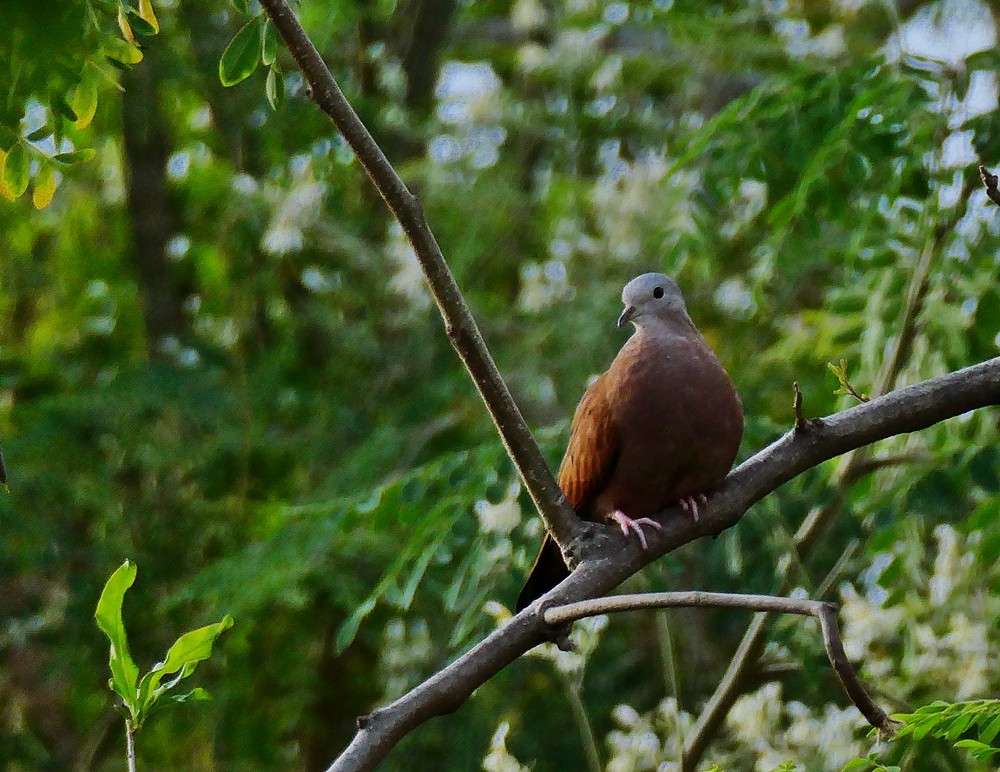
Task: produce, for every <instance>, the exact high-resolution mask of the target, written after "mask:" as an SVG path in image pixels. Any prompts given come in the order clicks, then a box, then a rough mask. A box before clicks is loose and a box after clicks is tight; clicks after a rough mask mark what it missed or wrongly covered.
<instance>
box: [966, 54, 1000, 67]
mask: <svg viewBox="0 0 1000 772" xmlns="http://www.w3.org/2000/svg"><path fill="white" fill-rule="evenodd" d="M965 67H966V69H967V70H969V71H972V70H998V69H1000V49H996V48H987V49H986V50H985V51H976V53H974V54H972V55H971V56H967V57H965Z"/></svg>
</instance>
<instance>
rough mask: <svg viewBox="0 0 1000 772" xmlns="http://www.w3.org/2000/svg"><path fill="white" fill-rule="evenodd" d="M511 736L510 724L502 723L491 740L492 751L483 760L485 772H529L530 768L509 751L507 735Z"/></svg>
mask: <svg viewBox="0 0 1000 772" xmlns="http://www.w3.org/2000/svg"><path fill="white" fill-rule="evenodd" d="M508 734H510V722H508V721H501V722H500V725H499V726H498V727H497V730H496V731H495V732H494V733H493V737H492V739H491V740H490V749H489V752H488V753H487V754H486V758H484V759H483V772H528V767H526V766H524V765H523V764H521V762H520V761H518V760H517V759H516V758H514V756H513V755H512V754H511V753H510V751H508V750H507V735H508Z"/></svg>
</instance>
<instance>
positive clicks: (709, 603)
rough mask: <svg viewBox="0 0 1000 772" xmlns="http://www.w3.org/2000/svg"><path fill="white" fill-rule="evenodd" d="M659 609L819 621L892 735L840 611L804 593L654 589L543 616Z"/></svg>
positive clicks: (844, 679) (841, 672) (867, 707)
mask: <svg viewBox="0 0 1000 772" xmlns="http://www.w3.org/2000/svg"><path fill="white" fill-rule="evenodd" d="M660 608H735V609H745V610H747V611H763V612H768V611H776V612H778V613H780V614H799V615H800V616H810V617H813V618H815V619H816V620H818V621H819V624H820V629H821V630H822V633H823V645H824V646H825V647H826V654H827V657H829V659H830V664H831V665H832V666H833V669H834V671H835V672H836V673H837V677H838V678H839V679H840V683H841V684H842V685H843V687H844V691H846V692H847V696H848V697H850V698H851V702H853V703H854V704H855V705H856V706H857V708H858V710H860V711H861V715H863V716H864V717H865V719H867V721H868V723H869V724H871V725H872V726H873V727H875V728H876V729H877V730H879V732H883V733H886V734H892V732H893V731H894V722H893V721H892V719H890V718H889V716H888V715H886V712H885V711H884V710H882V709H881V708H880V707H879V706H878V705H876V704H875V701H874V700H872V698H871V697H870V696H869V694H868V692H867V691H866V690H865V687H864V685H863V684H862V683H861V680H860V679H859V678H858V674H857V673H856V672H855V670H854V667H853V666H852V665H851V663H850V661H849V660H848V659H847V654H846V653H845V652H844V643H843V640H842V639H841V636H840V626H839V625H838V623H837V610H836V608H835V607H834V606H833V604H831V603H826V602H824V601H820V600H808V599H805V598H783V597H779V596H774V595H741V594H735V593H724V592H699V591H692V592H649V593H641V594H636V595H612V596H609V597H605V598H590V599H588V600H583V601H579V602H577V603H567V604H566V605H564V606H549V607H547V608H545V609H544V611H543V612H542V616H543V618H544V620H545V623H546V624H548V625H552V626H553V627H561V626H562V625H565V624H568V623H570V622H575V621H576V620H578V619H583V618H584V617H591V616H596V615H597V614H609V613H612V612H616V611H636V610H638V609H660Z"/></svg>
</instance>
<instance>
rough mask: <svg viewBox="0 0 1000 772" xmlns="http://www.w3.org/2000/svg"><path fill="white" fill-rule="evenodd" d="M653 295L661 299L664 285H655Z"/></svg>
mask: <svg viewBox="0 0 1000 772" xmlns="http://www.w3.org/2000/svg"><path fill="white" fill-rule="evenodd" d="M653 297H654V298H656V299H657V300H659V299H660V298H662V297H663V287H654V288H653Z"/></svg>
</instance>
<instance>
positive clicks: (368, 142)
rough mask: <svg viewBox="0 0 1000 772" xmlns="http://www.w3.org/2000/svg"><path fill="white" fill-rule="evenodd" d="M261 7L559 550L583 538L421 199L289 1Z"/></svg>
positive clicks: (264, 2)
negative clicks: (404, 258)
mask: <svg viewBox="0 0 1000 772" xmlns="http://www.w3.org/2000/svg"><path fill="white" fill-rule="evenodd" d="M261 6H262V7H263V8H264V11H265V12H266V13H267V15H268V16H269V17H270V19H271V21H272V22H273V23H274V26H275V29H277V31H278V34H280V35H281V38H282V40H284V41H285V45H286V46H288V50H289V52H290V53H291V55H292V57H293V58H294V59H295V62H296V64H298V66H299V69H300V70H302V74H303V75H304V76H305V79H306V82H307V83H308V84H309V87H310V89H311V90H312V97H313V99H314V100H315V102H316V104H317V105H318V106H319V108H320V109H321V110H322V111H323V112H324V113H326V114H327V115H328V116H329V118H330V120H331V121H333V124H334V125H335V126H336V127H337V129H338V130H339V131H340V133H341V134H342V135H343V136H344V139H345V140H346V141H347V144H348V145H350V146H351V149H352V150H353V151H354V153H355V155H356V156H357V158H358V160H359V161H360V162H361V165H362V166H363V167H364V170H365V172H367V174H368V176H369V177H370V178H371V180H372V182H373V183H374V184H375V187H376V188H377V189H378V192H379V194H380V195H381V196H382V198H383V199H384V200H385V203H386V205H387V206H388V207H389V209H390V211H391V212H392V214H393V216H394V217H395V218H396V220H397V221H398V222H399V224H400V225H401V226H402V228H403V232H404V233H405V234H406V238H407V239H408V240H409V242H410V244H411V245H412V247H413V251H414V252H415V253H416V256H417V260H418V261H419V262H420V267H421V268H422V269H423V272H424V276H425V277H426V279H427V284H428V286H429V287H430V291H431V295H432V296H433V297H434V301H435V303H437V307H438V310H439V311H440V312H441V317H442V318H443V319H444V324H445V328H446V330H447V332H448V338H449V339H450V340H451V342H452V345H453V346H454V347H455V350H456V351H457V352H458V355H459V356H460V357H461V359H462V362H463V364H464V365H465V367H466V369H468V371H469V374H470V375H471V376H472V380H473V381H474V382H475V384H476V388H477V389H478V390H479V394H480V396H481V397H482V398H483V402H485V403H486V408H487V409H488V410H489V413H490V416H491V417H492V419H493V423H494V424H496V427H497V431H498V432H499V433H500V437H501V439H502V440H503V443H504V446H505V447H506V448H507V452H508V454H509V455H510V457H511V459H512V460H513V462H514V465H515V466H516V467H517V471H518V473H519V474H520V476H521V479H522V480H523V481H524V485H525V488H527V490H528V493H529V494H530V495H531V499H532V501H533V502H534V503H535V507H536V508H537V509H538V512H539V514H541V516H542V519H543V520H544V521H545V525H546V526H547V527H548V529H549V530H550V531H551V532H552V535H553V536H554V537H555V539H556V542H558V544H559V545H560V546H561V547H566V546H567V545H568V544H569V543H570V542H572V541H573V540H574V538H575V537H577V536H578V534H579V532H580V528H581V524H580V520H579V518H577V517H576V515H575V514H574V512H573V510H572V509H570V507H569V506H568V505H567V504H566V500H565V498H564V497H563V495H562V492H561V491H560V490H559V486H558V485H556V481H555V479H554V478H553V477H552V472H551V471H550V470H549V468H548V465H547V464H546V463H545V459H544V458H542V454H541V451H540V450H539V449H538V443H537V442H535V438H534V437H533V436H532V434H531V432H530V431H529V430H528V426H527V424H525V422H524V418H523V417H522V416H521V411H520V410H519V409H518V407H517V404H516V403H515V402H514V398H513V397H512V396H511V393H510V389H508V388H507V384H506V383H505V382H504V380H503V377H502V376H501V375H500V371H499V370H498V369H497V366H496V364H495V363H494V361H493V357H492V356H491V355H490V352H489V350H488V349H487V348H486V343H485V342H484V341H483V336H482V335H481V334H480V332H479V327H478V325H477V324H476V320H475V319H474V318H473V317H472V313H471V312H470V311H469V307H468V305H467V304H466V302H465V299H464V298H463V297H462V292H461V290H459V288H458V284H456V282H455V277H454V276H452V273H451V269H450V268H449V267H448V263H447V262H445V259H444V256H443V255H442V254H441V248H440V247H439V246H438V243H437V240H436V239H435V238H434V234H433V233H432V232H431V229H430V226H429V225H428V224H427V219H426V218H425V217H424V212H423V208H422V207H421V206H420V202H419V201H418V200H417V197H416V196H414V195H413V194H412V193H411V192H410V191H409V189H407V187H406V185H405V184H404V183H403V181H402V179H400V177H399V175H398V174H396V171H395V169H393V168H392V164H390V163H389V160H388V159H387V158H386V157H385V154H384V153H383V152H382V150H381V148H380V147H379V146H378V144H377V143H376V142H375V140H374V138H373V137H372V135H371V134H370V133H369V131H368V129H367V128H365V125H364V124H363V123H362V122H361V119H360V118H358V116H357V113H355V112H354V109H353V108H352V107H351V105H350V103H348V101H347V99H346V98H345V97H344V94H343V92H342V91H341V90H340V87H339V86H338V85H337V82H336V81H335V80H334V78H333V75H331V74H330V70H329V69H328V68H327V66H326V64H325V63H324V62H323V59H322V57H320V55H319V52H318V51H317V50H316V47H315V46H314V45H313V44H312V41H311V40H310V39H309V37H308V36H307V35H306V33H305V30H303V29H302V25H301V24H299V21H298V19H297V18H296V17H295V14H294V13H293V12H292V9H291V8H290V7H289V6H288V3H287V2H285V0H261Z"/></svg>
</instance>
